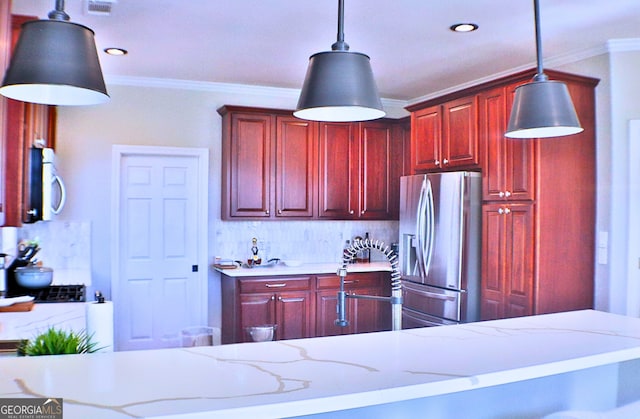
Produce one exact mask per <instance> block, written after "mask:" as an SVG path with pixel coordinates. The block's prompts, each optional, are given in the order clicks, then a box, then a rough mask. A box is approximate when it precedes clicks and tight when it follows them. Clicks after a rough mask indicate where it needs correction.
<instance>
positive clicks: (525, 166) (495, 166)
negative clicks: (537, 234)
mask: <svg viewBox="0 0 640 419" xmlns="http://www.w3.org/2000/svg"><path fill="white" fill-rule="evenodd" d="M515 87H516V85H513V86H509V87H507V88H504V87H499V88H496V89H493V90H490V91H488V92H485V93H482V94H480V96H479V97H480V105H479V108H480V130H481V132H482V136H483V138H485V141H484V153H483V155H484V157H483V179H482V182H483V185H482V186H483V188H482V191H483V192H482V195H483V199H484V200H485V201H507V200H509V201H520V200H533V199H534V197H535V195H534V187H535V184H534V182H535V158H536V152H535V150H536V141H535V140H526V139H524V140H523V139H513V138H507V137H505V136H504V133H505V131H506V129H507V123H508V121H509V115H510V112H511V105H512V103H513V96H514V90H515Z"/></svg>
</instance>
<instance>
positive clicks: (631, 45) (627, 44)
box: [607, 38, 640, 52]
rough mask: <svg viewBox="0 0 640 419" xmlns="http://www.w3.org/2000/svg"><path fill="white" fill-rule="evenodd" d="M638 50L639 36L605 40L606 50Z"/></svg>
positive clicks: (639, 44) (639, 46) (639, 45)
mask: <svg viewBox="0 0 640 419" xmlns="http://www.w3.org/2000/svg"><path fill="white" fill-rule="evenodd" d="M630 51H640V38H629V39H610V40H609V41H607V52H630Z"/></svg>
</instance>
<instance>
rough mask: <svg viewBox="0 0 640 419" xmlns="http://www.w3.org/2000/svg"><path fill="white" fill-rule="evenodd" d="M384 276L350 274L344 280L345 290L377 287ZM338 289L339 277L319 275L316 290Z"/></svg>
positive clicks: (378, 273)
mask: <svg viewBox="0 0 640 419" xmlns="http://www.w3.org/2000/svg"><path fill="white" fill-rule="evenodd" d="M384 277H385V274H383V273H381V272H371V273H369V272H367V273H361V272H358V273H350V274H348V275H347V276H346V277H345V279H344V287H345V289H352V288H371V287H379V286H380V285H381V284H382V280H383V278H384ZM338 288H340V277H339V276H338V275H324V276H322V275H319V276H318V289H338Z"/></svg>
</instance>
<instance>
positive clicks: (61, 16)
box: [48, 0, 69, 20]
mask: <svg viewBox="0 0 640 419" xmlns="http://www.w3.org/2000/svg"><path fill="white" fill-rule="evenodd" d="M48 16H49V19H52V20H69V15H68V14H66V13H65V11H64V0H56V9H55V10H52V11H50V12H49V15H48Z"/></svg>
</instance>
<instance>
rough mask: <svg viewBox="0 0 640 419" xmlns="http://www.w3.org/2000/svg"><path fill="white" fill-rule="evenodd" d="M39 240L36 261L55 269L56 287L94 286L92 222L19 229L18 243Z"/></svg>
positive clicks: (53, 223) (48, 224) (46, 224)
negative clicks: (92, 276) (58, 285)
mask: <svg viewBox="0 0 640 419" xmlns="http://www.w3.org/2000/svg"><path fill="white" fill-rule="evenodd" d="M34 239H37V240H38V242H39V244H40V251H39V252H38V254H37V255H36V256H35V259H38V260H41V261H42V263H43V264H44V265H45V266H48V267H50V268H52V269H53V278H54V284H56V283H57V284H85V285H90V284H91V223H89V222H72V221H46V222H38V223H34V224H25V225H24V226H23V227H21V228H19V229H18V241H20V240H34Z"/></svg>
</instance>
